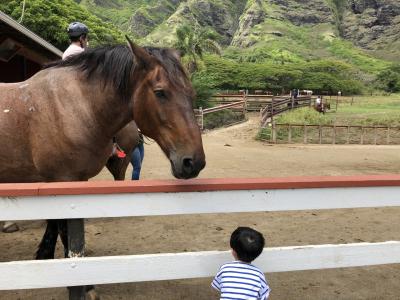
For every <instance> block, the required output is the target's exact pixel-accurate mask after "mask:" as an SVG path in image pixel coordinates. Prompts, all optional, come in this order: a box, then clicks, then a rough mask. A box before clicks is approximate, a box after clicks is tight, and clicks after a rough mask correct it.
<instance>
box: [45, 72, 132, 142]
mask: <svg viewBox="0 0 400 300" xmlns="http://www.w3.org/2000/svg"><path fill="white" fill-rule="evenodd" d="M68 70H69V68H65V69H61V68H60V69H54V72H58V74H57V75H59V76H60V78H59V82H58V84H60V83H62V84H63V87H62V88H63V90H67V91H68V93H67V95H60V93H59V95H58V96H61V97H65V98H66V99H59V101H62V102H63V106H64V107H67V106H69V105H71V106H75V108H74V111H75V112H76V114H77V116H76V118H75V119H76V121H77V122H80V123H81V125H82V127H84V128H85V127H86V128H87V129H86V130H89V131H90V132H89V131H88V134H89V135H90V136H91V137H93V138H96V139H100V140H103V141H108V140H109V139H110V138H112V137H113V136H114V135H115V134H116V133H117V132H118V131H119V130H120V129H121V128H122V127H124V126H125V125H126V124H127V123H128V122H129V121H130V120H132V108H131V105H130V104H129V103H128V102H125V101H123V99H120V98H119V97H118V96H117V93H116V92H115V91H114V89H113V88H112V87H109V86H107V85H106V86H104V85H103V83H102V82H101V81H98V80H95V79H92V80H86V78H83V76H82V75H81V74H79V73H77V72H76V71H75V73H74V72H70V73H69V74H68V73H66V72H64V73H63V72H62V71H68ZM50 76H52V75H50ZM66 85H67V86H66ZM66 110H68V108H66Z"/></svg>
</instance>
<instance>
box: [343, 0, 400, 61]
mask: <svg viewBox="0 0 400 300" xmlns="http://www.w3.org/2000/svg"><path fill="white" fill-rule="evenodd" d="M343 37H344V38H345V39H348V40H350V41H352V42H353V43H354V44H355V45H358V46H360V47H362V48H364V49H367V50H375V51H377V52H380V53H384V54H385V53H386V55H390V56H393V55H396V54H398V53H399V49H400V43H399V40H400V1H399V0H349V1H348V6H347V9H346V11H345V13H344V15H343Z"/></svg>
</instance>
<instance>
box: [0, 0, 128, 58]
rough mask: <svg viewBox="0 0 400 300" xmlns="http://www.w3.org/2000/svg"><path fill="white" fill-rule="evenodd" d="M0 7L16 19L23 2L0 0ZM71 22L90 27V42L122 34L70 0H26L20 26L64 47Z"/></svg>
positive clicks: (119, 37) (111, 41) (119, 39)
mask: <svg viewBox="0 0 400 300" xmlns="http://www.w3.org/2000/svg"><path fill="white" fill-rule="evenodd" d="M0 10H1V11H3V12H5V13H6V14H8V15H10V16H11V17H12V18H14V19H15V20H20V19H21V15H22V12H23V1H16V0H9V1H4V3H3V1H0ZM74 21H79V22H83V23H85V24H86V25H87V26H88V27H89V30H90V33H89V39H90V42H91V45H93V46H97V45H99V44H114V43H118V42H123V41H124V38H123V34H122V32H121V31H120V30H118V29H117V28H116V27H115V26H113V25H112V24H108V23H106V22H103V21H101V20H100V19H99V18H98V17H96V16H94V15H92V14H91V13H90V12H89V11H87V10H86V9H85V8H84V7H82V6H80V5H78V4H77V3H76V2H74V1H72V0H60V1H47V0H29V1H26V5H25V10H24V18H23V20H22V23H21V24H22V25H24V26H25V27H27V28H28V29H30V30H31V31H33V32H35V33H36V34H38V35H39V36H41V37H42V38H44V39H45V40H47V41H49V42H50V43H51V44H53V45H54V46H56V47H57V48H59V49H60V50H65V49H66V48H67V47H68V44H69V41H68V35H67V27H68V24H69V23H71V22H74Z"/></svg>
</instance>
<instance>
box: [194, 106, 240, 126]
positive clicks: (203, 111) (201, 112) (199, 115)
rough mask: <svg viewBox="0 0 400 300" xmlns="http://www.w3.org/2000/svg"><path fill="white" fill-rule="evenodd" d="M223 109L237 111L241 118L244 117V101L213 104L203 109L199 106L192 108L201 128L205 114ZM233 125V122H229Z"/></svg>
mask: <svg viewBox="0 0 400 300" xmlns="http://www.w3.org/2000/svg"><path fill="white" fill-rule="evenodd" d="M224 110H230V111H233V112H236V113H239V114H241V115H242V116H243V118H245V117H246V111H247V110H246V101H243V100H241V101H237V102H232V103H228V104H223V105H218V106H214V107H211V108H206V109H203V108H202V107H200V108H199V109H194V115H195V117H196V120H197V124H199V127H200V129H201V130H203V129H204V116H205V115H207V114H211V113H215V112H220V111H224ZM231 125H233V124H231Z"/></svg>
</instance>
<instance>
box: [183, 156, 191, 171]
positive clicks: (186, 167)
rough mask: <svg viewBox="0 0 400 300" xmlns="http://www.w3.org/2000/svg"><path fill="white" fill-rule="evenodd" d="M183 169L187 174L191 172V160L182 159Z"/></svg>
mask: <svg viewBox="0 0 400 300" xmlns="http://www.w3.org/2000/svg"><path fill="white" fill-rule="evenodd" d="M183 169H184V170H185V171H186V172H187V173H191V172H192V171H193V159H191V158H184V159H183Z"/></svg>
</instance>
